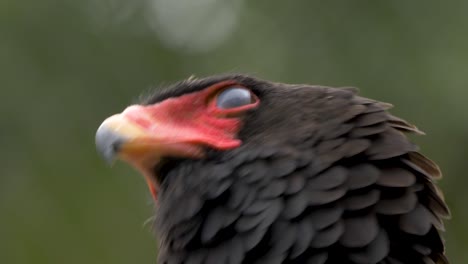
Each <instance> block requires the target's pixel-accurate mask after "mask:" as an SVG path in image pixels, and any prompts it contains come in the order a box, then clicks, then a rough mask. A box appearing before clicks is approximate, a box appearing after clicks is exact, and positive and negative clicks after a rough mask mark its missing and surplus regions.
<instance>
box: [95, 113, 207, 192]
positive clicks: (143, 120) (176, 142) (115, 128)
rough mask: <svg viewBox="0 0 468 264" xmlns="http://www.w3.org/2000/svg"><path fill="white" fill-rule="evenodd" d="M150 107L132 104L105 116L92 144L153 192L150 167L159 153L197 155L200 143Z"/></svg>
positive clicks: (152, 174) (174, 155) (198, 154)
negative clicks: (132, 170) (138, 175)
mask: <svg viewBox="0 0 468 264" xmlns="http://www.w3.org/2000/svg"><path fill="white" fill-rule="evenodd" d="M149 110H151V109H148V108H147V107H144V106H139V105H134V106H130V107H128V108H127V109H126V110H125V111H124V112H122V113H121V114H117V115H113V116H111V117H109V118H107V119H106V120H105V121H104V122H103V123H102V124H101V125H100V127H99V128H98V130H97V132H96V148H97V150H98V152H99V153H100V154H101V155H102V157H103V158H104V159H105V160H106V161H107V162H109V163H112V162H113V161H114V160H115V159H121V160H124V161H126V162H128V163H129V164H131V165H132V166H133V167H135V168H136V169H137V170H139V171H140V172H141V173H142V174H143V175H144V176H145V178H146V180H147V182H148V185H149V187H150V189H151V192H152V193H153V195H156V190H157V187H158V183H157V180H156V176H155V171H154V168H155V167H156V166H157V165H158V163H159V162H160V161H161V158H162V157H183V158H200V157H202V156H203V151H202V147H201V145H200V144H197V143H196V142H194V141H193V140H192V141H191V139H193V138H194V137H193V136H190V135H187V133H184V132H181V131H177V128H176V127H174V126H173V125H172V126H171V125H170V124H168V122H164V121H166V120H162V119H163V118H161V117H159V118H158V116H157V115H152V114H150V112H151V111H149Z"/></svg>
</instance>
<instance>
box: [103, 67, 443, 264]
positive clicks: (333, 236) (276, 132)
mask: <svg viewBox="0 0 468 264" xmlns="http://www.w3.org/2000/svg"><path fill="white" fill-rule="evenodd" d="M233 87H234V88H235V89H237V90H235V91H236V93H233V95H234V96H250V97H249V98H245V97H243V98H240V99H239V100H237V101H229V104H228V105H231V104H234V105H235V106H236V107H237V108H236V107H234V108H232V109H230V108H228V109H220V108H219V107H217V105H218V104H221V103H220V102H216V100H217V98H218V96H219V94H220V93H223V102H227V101H226V100H227V99H229V96H231V95H230V93H229V89H231V88H233ZM239 89H240V90H242V91H244V92H242V93H240V92H239ZM245 91H248V92H245ZM226 98H227V99H226ZM238 103H240V104H245V105H241V106H239V107H238V106H237V104H238ZM243 107H245V108H243ZM391 107H392V106H391V105H390V104H387V103H382V102H378V101H375V100H371V99H367V98H364V97H360V96H358V95H357V90H356V89H353V88H344V89H339V88H331V87H324V86H311V85H289V84H282V83H274V82H269V81H264V80H260V79H257V78H254V77H249V76H245V75H224V76H213V77H208V78H203V79H195V78H191V79H189V80H186V81H183V82H179V83H177V84H175V85H173V86H171V87H168V88H167V89H165V90H162V91H157V92H155V93H154V95H152V96H150V97H149V98H147V99H146V100H145V101H143V102H142V103H141V105H139V106H133V107H130V108H128V109H127V110H125V111H124V112H123V113H122V114H121V115H118V116H117V117H112V118H110V119H109V120H106V121H105V122H104V123H103V125H102V126H101V128H100V129H99V130H98V132H97V135H96V141H97V145H98V148H99V149H100V151H102V152H103V153H104V152H105V155H106V157H109V155H110V154H112V153H113V152H115V153H114V154H117V153H118V154H121V155H122V156H121V157H123V158H122V159H124V160H126V161H128V162H129V163H131V164H132V165H134V166H135V167H136V168H137V169H139V170H140V171H141V172H142V173H143V174H144V176H145V177H146V179H147V181H148V183H149V186H150V190H151V191H152V193H153V195H154V196H155V200H156V201H155V203H156V217H155V230H156V233H157V238H158V243H159V250H158V263H194V264H195V263H230V264H241V263H245V264H247V263H278V264H281V263H290V264H301V263H310V264H341V263H350V264H377V263H380V264H403V263H412V264H424V263H426V264H432V263H436V264H448V263H449V262H448V260H447V259H446V257H445V255H444V244H443V240H442V238H441V231H443V229H444V226H443V219H445V218H447V217H449V216H450V212H449V209H448V207H447V205H446V203H445V202H444V198H443V196H442V192H441V191H440V190H439V189H438V187H437V186H436V185H435V181H436V180H438V179H439V178H441V172H440V169H439V167H438V166H437V165H436V164H435V163H434V162H433V161H431V160H430V159H428V158H426V157H425V156H423V155H422V154H420V153H419V152H418V147H417V146H416V145H415V144H413V143H412V142H410V141H409V139H408V138H407V137H406V135H405V134H406V133H416V134H423V132H421V131H420V130H418V129H417V128H416V127H415V126H414V125H412V124H410V123H408V122H407V121H405V120H403V119H400V118H398V117H395V116H393V115H391V114H390V113H389V112H388V111H387V110H388V109H390V108H391ZM135 116H137V118H136V117H135ZM129 120H130V121H129ZM153 121H154V124H157V126H156V125H155V126H154V127H153V126H152V125H153ZM132 122H133V123H132ZM115 123H117V125H115ZM128 123H131V124H130V125H129V124H128ZM135 124H137V125H138V126H139V127H138V128H135V127H136V125H135ZM127 126H130V128H128V129H127V130H125V129H122V127H124V128H126V127H127ZM115 127H119V129H120V130H117V129H116V128H115ZM164 129H166V130H164ZM154 131H155V132H154ZM118 133H124V134H125V137H121V138H118V137H116V134H118ZM155 135H157V137H156V136H155ZM133 136H135V139H133V141H131V140H130V141H128V138H129V137H133ZM141 137H146V138H145V139H146V141H144V142H146V143H145V144H143V145H139V146H138V148H140V149H141V152H138V153H139V154H138V155H141V153H144V155H142V156H138V155H137V154H134V153H133V154H132V152H131V151H132V148H130V147H127V145H130V146H132V145H131V144H132V143H131V142H137V141H138V139H140V138H141ZM114 138H117V139H119V140H120V141H117V140H114ZM112 140H114V141H112ZM177 140H181V141H180V142H179V141H177ZM127 141H128V142H130V143H128V144H127ZM166 141H168V142H171V144H173V145H164V144H163V143H164V142H166ZM154 142H156V143H154ZM161 142H162V143H161ZM174 142H175V143H174ZM111 143H112V144H111ZM176 143H177V144H178V143H181V144H182V145H177V144H176ZM151 144H153V145H151ZM174 146H176V147H177V148H176V147H174ZM109 148H112V150H109ZM134 148H136V147H134ZM152 151H155V153H152ZM122 153H123V154H122ZM155 164H156V165H155Z"/></svg>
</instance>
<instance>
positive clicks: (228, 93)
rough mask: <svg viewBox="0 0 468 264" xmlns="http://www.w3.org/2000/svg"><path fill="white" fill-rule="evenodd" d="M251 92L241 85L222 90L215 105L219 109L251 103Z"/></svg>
mask: <svg viewBox="0 0 468 264" xmlns="http://www.w3.org/2000/svg"><path fill="white" fill-rule="evenodd" d="M252 101H253V100H252V94H251V93H250V91H249V90H247V89H245V88H242V87H232V88H229V89H226V90H224V91H222V92H221V93H220V94H219V95H218V97H217V99H216V106H217V107H219V108H221V109H231V108H235V107H240V106H244V105H248V104H251V103H252Z"/></svg>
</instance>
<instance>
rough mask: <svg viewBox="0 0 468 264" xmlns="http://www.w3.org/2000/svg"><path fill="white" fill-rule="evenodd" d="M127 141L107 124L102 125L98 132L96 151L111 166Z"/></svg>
mask: <svg viewBox="0 0 468 264" xmlns="http://www.w3.org/2000/svg"><path fill="white" fill-rule="evenodd" d="M125 141H126V138H124V137H123V136H122V135H120V134H117V133H116V132H115V131H114V130H112V129H110V128H108V127H107V126H106V125H105V124H103V125H101V126H100V127H99V128H98V130H97V131H96V149H97V151H98V152H99V154H101V156H102V157H103V158H104V160H106V162H108V163H109V164H110V163H112V162H113V161H114V159H115V156H116V155H117V153H118V152H119V151H120V149H121V147H122V144H123V143H124V142H125Z"/></svg>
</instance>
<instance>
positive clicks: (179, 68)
mask: <svg viewBox="0 0 468 264" xmlns="http://www.w3.org/2000/svg"><path fill="white" fill-rule="evenodd" d="M467 14H468V1H462V0H458V1H457V0H453V1H439V0H430V1H407V0H398V1H375V0H372V1H371V0H368V1H349V0H346V1H345V0H343V1H324V0H322V1H315V0H313V1H311V0H308V1H305V0H304V1H289V2H288V1H272V0H260V1H241V0H198V1H197V0H183V1H181V0H179V1H177V0H134V1H128V0H80V1H74V0H73V1H72V0H42V1H32V0H29V1H27V0H1V1H0V89H1V97H0V98H1V103H0V118H1V122H0V127H1V130H0V131H1V132H0V133H1V136H0V146H1V152H0V155H1V157H0V162H1V166H0V262H1V263H8V264H10V263H68V264H73V263H77V264H78V263H80V264H81V263H113V264H118V263H154V262H155V256H156V250H155V247H156V243H155V241H154V239H153V236H152V234H151V228H150V226H149V225H148V224H145V221H146V220H147V219H148V218H150V217H151V215H152V205H151V198H150V195H149V192H148V191H147V188H146V184H145V183H144V181H143V180H142V178H141V177H140V176H139V175H137V173H135V172H134V171H133V170H132V169H130V168H129V167H127V166H125V165H123V164H120V163H118V164H116V165H115V166H114V167H113V168H112V169H110V168H109V167H107V166H106V165H105V164H104V162H103V161H101V159H100V158H99V157H98V156H97V155H96V152H95V147H94V132H95V130H96V128H97V127H98V125H99V124H100V122H101V121H102V120H103V119H104V118H105V117H107V116H109V115H111V114H113V113H116V112H120V111H121V110H122V109H123V108H124V107H125V106H126V105H128V104H130V103H132V102H134V100H136V99H137V98H138V96H139V95H140V94H141V93H142V92H145V91H148V89H149V88H151V87H154V86H157V85H161V84H165V83H166V84H167V83H170V82H173V81H176V80H179V79H182V78H186V77H188V76H190V75H192V74H194V75H196V76H204V75H211V74H216V73H222V72H244V73H251V74H254V75H257V76H260V77H262V78H267V79H271V80H275V81H281V82H293V83H311V84H323V85H331V86H357V87H360V88H361V94H363V95H364V96H367V97H372V98H375V99H379V100H382V101H387V102H392V103H393V104H395V105H396V108H395V109H394V110H393V113H395V114H397V115H399V116H402V117H405V118H406V119H408V120H410V121H412V122H413V123H415V124H416V125H418V126H419V127H420V128H421V129H423V130H424V131H426V132H427V134H428V136H425V137H418V138H415V140H416V142H417V143H418V144H420V145H421V146H422V150H423V152H424V153H425V154H427V155H429V156H430V157H431V158H432V159H434V160H435V161H437V162H438V163H439V164H440V165H441V167H442V168H443V171H444V174H445V178H444V180H443V181H442V182H441V185H442V187H443V189H444V190H445V193H446V198H447V200H448V203H449V205H450V206H451V209H452V213H453V220H451V221H449V222H448V225H447V234H446V238H447V241H448V254H449V256H450V258H451V260H452V263H458V264H462V263H468V253H467V250H468V226H467V225H466V224H465V220H467V219H468V207H467V205H466V202H467V199H468V192H467V191H466V186H467V184H468V177H465V175H464V173H465V172H466V171H467V170H468V162H467V160H466V157H467V154H468V114H467V111H468V103H467V102H466V100H467V96H468V90H467V88H468V15H467Z"/></svg>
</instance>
